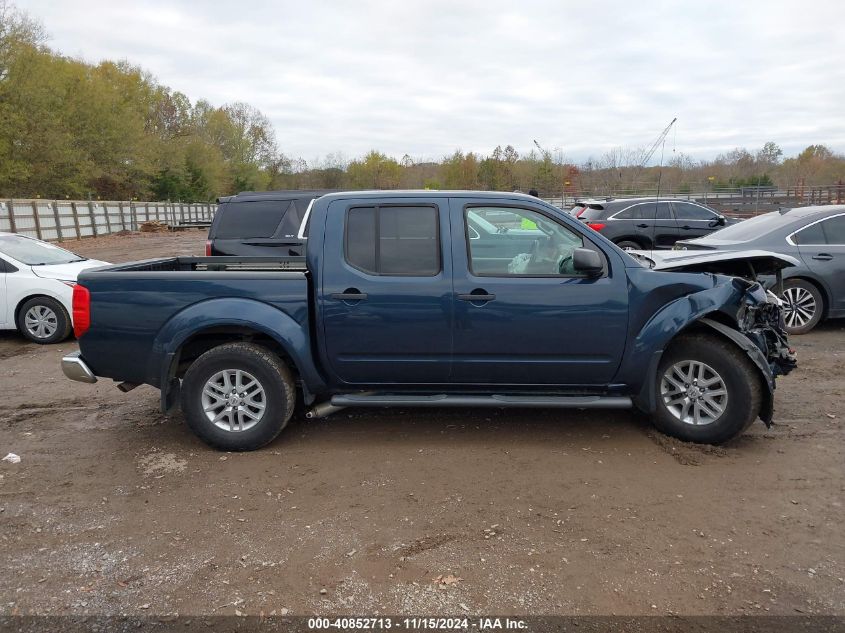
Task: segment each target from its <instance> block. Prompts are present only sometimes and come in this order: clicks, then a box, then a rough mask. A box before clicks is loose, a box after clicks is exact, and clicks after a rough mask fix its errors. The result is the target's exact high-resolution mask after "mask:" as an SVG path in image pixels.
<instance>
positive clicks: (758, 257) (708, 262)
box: [631, 250, 801, 277]
mask: <svg viewBox="0 0 845 633" xmlns="http://www.w3.org/2000/svg"><path fill="white" fill-rule="evenodd" d="M631 252H632V253H636V254H637V255H639V256H641V257H644V258H646V259H647V260H651V261H653V262H654V266H653V270H666V271H673V272H681V271H683V272H707V273H716V274H722V275H731V276H734V277H750V276H754V275H774V274H775V273H777V271H778V270H782V269H784V268H789V267H790V266H798V265H799V264H800V263H801V262H799V261H798V260H797V259H795V258H794V257H790V256H789V255H782V254H780V253H774V252H772V251H764V250H746V251H718V250H717V251H631ZM749 265H750V267H749ZM751 268H753V269H754V270H753V273H752V270H751Z"/></svg>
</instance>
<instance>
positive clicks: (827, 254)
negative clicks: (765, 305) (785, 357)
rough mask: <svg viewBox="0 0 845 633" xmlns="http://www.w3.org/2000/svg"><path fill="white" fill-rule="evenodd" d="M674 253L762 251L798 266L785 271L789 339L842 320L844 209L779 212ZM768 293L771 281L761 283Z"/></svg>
mask: <svg viewBox="0 0 845 633" xmlns="http://www.w3.org/2000/svg"><path fill="white" fill-rule="evenodd" d="M675 249H676V250H720V251H737V250H743V251H744V250H752V249H757V250H765V251H772V252H775V253H782V254H785V255H791V256H792V257H794V258H795V259H797V260H798V261H799V262H800V263H799V265H798V266H793V267H790V268H787V269H785V270H784V271H783V279H784V284H783V293H782V294H781V299H783V301H784V302H785V306H784V307H785V311H784V318H785V320H786V329H787V331H788V332H789V333H790V334H804V333H806V332H809V331H810V330H812V329H813V328H814V327H815V326H816V325H818V324H819V323H820V322H821V321H822V320H823V319H827V318H837V317H845V205H834V206H831V205H827V206H817V207H797V208H794V209H782V210H780V211H773V212H771V213H766V214H764V215H759V216H757V217H754V218H751V219H749V220H746V221H744V222H740V223H739V224H735V225H732V226H729V227H727V228H724V229H722V230H721V231H718V232H716V233H713V234H711V235H707V236H705V237H700V238H698V239H694V240H683V241H680V242H677V243H676V244H675ZM763 281H764V282H765V283H766V285H767V286H768V287H771V286H773V285H774V280H773V279H771V278H767V279H763Z"/></svg>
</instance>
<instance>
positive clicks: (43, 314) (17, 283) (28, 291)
mask: <svg viewBox="0 0 845 633" xmlns="http://www.w3.org/2000/svg"><path fill="white" fill-rule="evenodd" d="M107 265H108V262H101V261H97V260H95V259H87V258H85V257H82V256H80V255H77V254H75V253H71V252H70V251H66V250H65V249H63V248H59V247H58V246H54V245H53V244H50V243H48V242H42V241H41V240H36V239H34V238H31V237H26V236H24V235H16V234H14V233H0V330H14V329H17V330H19V331H20V333H21V334H23V335H24V336H25V337H27V338H28V339H30V340H32V341H35V342H36V343H58V342H59V341H63V340H64V339H66V338H67V337H68V335H69V334H70V332H71V328H72V327H73V323H72V322H71V316H70V315H71V314H72V313H73V309H72V307H71V300H72V297H73V287H74V286H75V285H76V276H77V275H78V274H79V273H80V272H81V271H83V270H85V269H86V268H96V267H98V266H107Z"/></svg>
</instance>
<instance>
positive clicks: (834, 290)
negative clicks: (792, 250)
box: [790, 213, 845, 312]
mask: <svg viewBox="0 0 845 633" xmlns="http://www.w3.org/2000/svg"><path fill="white" fill-rule="evenodd" d="M790 240H791V241H792V242H793V243H795V244H797V245H798V251H799V252H800V253H801V259H803V260H804V263H805V264H806V265H807V266H808V267H809V268H810V270H812V271H813V272H814V273H816V274H817V275H818V276H819V277H821V278H822V279H823V280H824V281H825V283H826V284H827V286H828V288H829V289H830V293H831V305H830V309H831V311H836V312H840V311H843V310H845V213H842V214H840V215H834V216H831V217H829V218H825V219H824V220H821V221H819V222H814V223H813V224H810V225H809V226H806V227H804V228H803V229H801V230H800V231H798V232H797V233H794V234H792V235H791V236H790Z"/></svg>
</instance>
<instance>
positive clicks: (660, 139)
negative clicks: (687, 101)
mask: <svg viewBox="0 0 845 633" xmlns="http://www.w3.org/2000/svg"><path fill="white" fill-rule="evenodd" d="M677 120H678V117H675V118H674V119H672V121H671V122H670V123H669V125H667V126H666V127H665V128H664V129H663V131H662V132H661V133H660V136H658V137H657V140H656V141H654V143H652V145H651V147H649V148H648V151H647V152H646V153H645V156H644V157H643V159H642V161H640V169H642V168H643V167H645V166H646V165H648V161H650V160H651V157H652V156H654V152H656V151H657V148H658V147H660V146H661V145H662V144H663V141H665V140H666V137H667V136H668V135H669V131H670V130H671V129H672V126H673V125H675V121H677ZM535 142H536V141H535Z"/></svg>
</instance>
